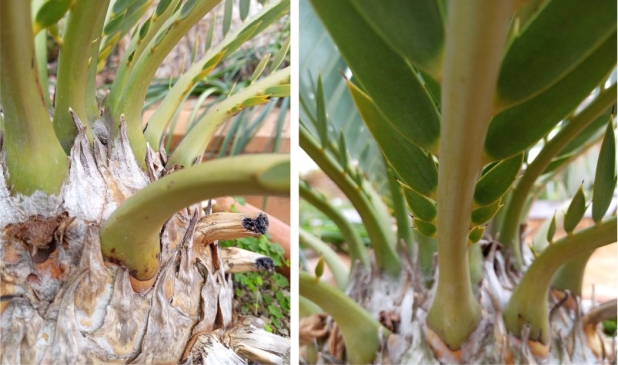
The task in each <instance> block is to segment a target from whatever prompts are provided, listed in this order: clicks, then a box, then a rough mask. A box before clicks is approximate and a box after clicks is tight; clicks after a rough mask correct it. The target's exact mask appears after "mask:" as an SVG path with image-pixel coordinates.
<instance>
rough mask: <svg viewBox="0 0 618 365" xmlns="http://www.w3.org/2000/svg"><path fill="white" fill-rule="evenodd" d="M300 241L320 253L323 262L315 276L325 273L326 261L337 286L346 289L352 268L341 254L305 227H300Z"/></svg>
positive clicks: (317, 266) (316, 268)
mask: <svg viewBox="0 0 618 365" xmlns="http://www.w3.org/2000/svg"><path fill="white" fill-rule="evenodd" d="M298 234H299V239H300V243H302V244H303V245H305V246H307V247H309V248H311V249H312V250H313V251H314V252H315V253H316V254H318V255H320V261H321V262H322V264H321V265H322V267H321V269H320V270H319V272H318V268H319V267H320V262H318V265H316V267H315V276H316V278H320V277H321V276H322V274H323V273H324V263H326V265H328V268H329V269H330V272H331V274H332V275H333V277H334V278H335V282H336V283H337V287H338V288H339V289H340V290H342V291H343V290H345V288H346V286H347V284H348V278H349V276H350V269H349V268H348V266H346V264H345V263H344V262H343V261H342V260H341V258H340V257H339V255H337V253H336V252H335V251H334V250H333V249H332V248H331V247H330V246H329V245H327V244H326V243H324V242H322V240H320V239H319V238H317V237H315V236H314V235H312V234H311V233H309V232H307V231H305V230H304V229H302V228H301V229H300V230H299V232H298Z"/></svg>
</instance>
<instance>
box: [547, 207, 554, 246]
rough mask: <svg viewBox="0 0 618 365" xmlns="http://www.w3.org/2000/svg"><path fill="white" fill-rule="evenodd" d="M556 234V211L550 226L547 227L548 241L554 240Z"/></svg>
mask: <svg viewBox="0 0 618 365" xmlns="http://www.w3.org/2000/svg"><path fill="white" fill-rule="evenodd" d="M555 234H556V213H554V216H553V217H552V219H551V223H550V224H549V228H548V229H547V242H549V243H553V242H554V235H555Z"/></svg>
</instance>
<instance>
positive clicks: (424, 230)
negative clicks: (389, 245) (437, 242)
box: [414, 218, 437, 238]
mask: <svg viewBox="0 0 618 365" xmlns="http://www.w3.org/2000/svg"><path fill="white" fill-rule="evenodd" d="M414 228H415V229H416V230H417V231H418V232H419V233H421V234H422V235H424V236H427V237H433V238H435V237H436V233H437V228H436V226H435V225H433V224H431V223H429V222H425V221H424V220H421V219H418V218H414Z"/></svg>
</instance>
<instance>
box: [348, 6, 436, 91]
mask: <svg viewBox="0 0 618 365" xmlns="http://www.w3.org/2000/svg"><path fill="white" fill-rule="evenodd" d="M352 4H353V6H354V7H355V8H356V9H358V11H359V13H360V14H361V15H362V16H363V17H364V18H365V19H366V20H367V22H368V23H369V24H370V25H371V27H372V28H373V30H374V31H375V32H376V33H378V35H379V36H380V37H381V38H382V39H383V40H384V41H385V42H386V43H387V44H388V45H390V46H391V48H393V49H394V50H395V51H397V52H398V53H399V54H401V55H402V56H403V57H405V58H407V59H408V60H410V61H411V62H412V63H413V64H414V65H416V66H417V67H419V68H420V69H422V70H423V71H425V72H427V73H428V74H430V75H431V77H432V78H433V79H434V80H438V81H439V80H440V76H441V73H442V70H441V67H442V52H443V50H444V26H445V25H444V14H442V10H441V9H440V5H439V4H438V1H437V0H420V1H419V0H416V1H409V0H398V1H355V2H352Z"/></svg>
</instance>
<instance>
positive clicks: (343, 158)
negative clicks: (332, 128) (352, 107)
mask: <svg viewBox="0 0 618 365" xmlns="http://www.w3.org/2000/svg"><path fill="white" fill-rule="evenodd" d="M348 160H349V158H348V149H347V147H346V144H345V135H344V134H343V131H339V162H341V169H343V171H346V170H347V169H348Z"/></svg>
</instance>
